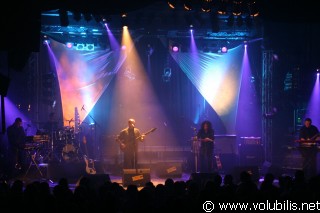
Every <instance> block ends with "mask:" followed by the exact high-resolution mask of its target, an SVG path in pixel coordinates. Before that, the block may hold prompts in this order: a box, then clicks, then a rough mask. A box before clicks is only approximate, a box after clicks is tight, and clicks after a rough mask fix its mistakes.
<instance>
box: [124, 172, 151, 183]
mask: <svg viewBox="0 0 320 213" xmlns="http://www.w3.org/2000/svg"><path fill="white" fill-rule="evenodd" d="M150 181H151V176H150V169H123V174H122V185H123V186H124V187H127V186H129V185H136V186H138V187H143V186H145V184H146V183H148V182H150Z"/></svg>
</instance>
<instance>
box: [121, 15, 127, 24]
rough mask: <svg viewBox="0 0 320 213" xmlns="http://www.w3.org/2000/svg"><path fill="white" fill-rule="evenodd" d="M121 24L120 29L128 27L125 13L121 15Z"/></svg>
mask: <svg viewBox="0 0 320 213" xmlns="http://www.w3.org/2000/svg"><path fill="white" fill-rule="evenodd" d="M121 24H122V27H128V17H127V14H126V13H123V14H122V15H121Z"/></svg>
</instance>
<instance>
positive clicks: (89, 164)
mask: <svg viewBox="0 0 320 213" xmlns="http://www.w3.org/2000/svg"><path fill="white" fill-rule="evenodd" d="M84 161H85V163H86V172H87V174H90V175H94V174H96V173H97V171H96V169H95V168H94V161H93V160H92V159H88V158H87V157H85V158H84Z"/></svg>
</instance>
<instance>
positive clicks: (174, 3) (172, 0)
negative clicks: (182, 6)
mask: <svg viewBox="0 0 320 213" xmlns="http://www.w3.org/2000/svg"><path fill="white" fill-rule="evenodd" d="M168 5H169V7H170V8H171V9H176V8H177V0H170V1H168Z"/></svg>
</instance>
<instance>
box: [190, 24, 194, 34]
mask: <svg viewBox="0 0 320 213" xmlns="http://www.w3.org/2000/svg"><path fill="white" fill-rule="evenodd" d="M190 32H191V33H193V25H192V24H191V25H190Z"/></svg>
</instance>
